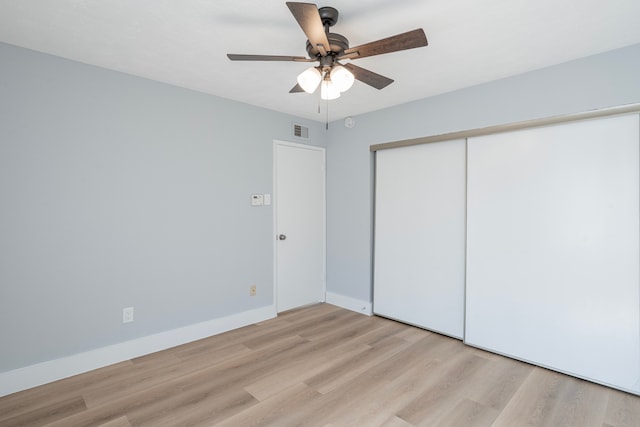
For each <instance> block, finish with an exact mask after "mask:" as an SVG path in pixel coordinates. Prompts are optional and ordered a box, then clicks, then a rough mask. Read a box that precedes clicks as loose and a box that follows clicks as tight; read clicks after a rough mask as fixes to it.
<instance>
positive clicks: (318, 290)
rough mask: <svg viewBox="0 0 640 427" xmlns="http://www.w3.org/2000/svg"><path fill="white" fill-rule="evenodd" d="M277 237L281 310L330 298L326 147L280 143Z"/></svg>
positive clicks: (276, 150) (277, 154)
mask: <svg viewBox="0 0 640 427" xmlns="http://www.w3.org/2000/svg"><path fill="white" fill-rule="evenodd" d="M274 159H275V166H274V170H275V183H274V189H275V205H274V206H275V231H276V233H275V236H274V237H275V239H276V249H275V254H276V262H275V264H276V265H275V284H276V307H277V311H278V312H282V311H285V310H290V309H292V308H296V307H301V306H303V305H307V304H312V303H316V302H320V301H324V296H325V166H324V165H325V151H324V149H323V148H319V147H312V146H306V145H301V144H291V143H283V142H276V143H275V144H274Z"/></svg>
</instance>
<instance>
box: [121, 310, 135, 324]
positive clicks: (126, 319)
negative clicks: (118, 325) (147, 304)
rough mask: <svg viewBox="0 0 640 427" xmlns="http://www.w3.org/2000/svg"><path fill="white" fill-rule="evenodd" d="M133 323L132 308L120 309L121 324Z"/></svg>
mask: <svg viewBox="0 0 640 427" xmlns="http://www.w3.org/2000/svg"><path fill="white" fill-rule="evenodd" d="M131 322H133V307H125V308H123V309H122V323H131Z"/></svg>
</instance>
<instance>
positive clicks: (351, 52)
mask: <svg viewBox="0 0 640 427" xmlns="http://www.w3.org/2000/svg"><path fill="white" fill-rule="evenodd" d="M426 45H427V36H426V35H425V34H424V30H423V29H422V28H418V29H417V30H413V31H408V32H406V33H402V34H398V35H395V36H391V37H387V38H386V39H381V40H377V41H375V42H371V43H366V44H363V45H360V46H356V47H350V48H349V49H346V50H345V51H344V53H343V54H342V55H341V56H340V58H345V57H346V58H349V59H359V58H365V57H367V56H373V55H382V54H383V53H391V52H397V51H399V50H406V49H413V48H415V47H422V46H426Z"/></svg>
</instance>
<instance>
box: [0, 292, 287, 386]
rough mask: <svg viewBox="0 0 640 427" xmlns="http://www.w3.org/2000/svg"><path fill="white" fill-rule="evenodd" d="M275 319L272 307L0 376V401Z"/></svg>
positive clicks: (75, 355) (233, 315) (197, 324)
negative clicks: (12, 394)
mask: <svg viewBox="0 0 640 427" xmlns="http://www.w3.org/2000/svg"><path fill="white" fill-rule="evenodd" d="M274 317H276V309H275V305H270V306H267V307H261V308H257V309H254V310H249V311H244V312H241V313H237V314H232V315H230V316H226V317H222V318H219V319H213V320H209V321H206V322H202V323H196V324H194V325H190V326H185V327H183V328H177V329H172V330H170V331H166V332H160V333H158V334H154V335H148V336H146V337H142V338H138V339H135V340H131V341H125V342H122V343H118V344H114V345H110V346H107V347H101V348H97V349H95V350H90V351H87V352H84V353H78V354H74V355H72V356H67V357H63V358H60V359H55V360H50V361H47V362H44V363H39V364H37V365H32V366H26V367H24V368H19V369H15V370H13V371H8V372H3V373H0V397H1V396H6V395H8V394H11V393H15V392H18V391H21V390H26V389H28V388H31V387H36V386H39V385H42V384H46V383H49V382H53V381H57V380H60V379H63V378H67V377H71V376H73V375H77V374H81V373H84V372H88V371H91V370H94V369H98V368H102V367H105V366H109V365H113V364H114V363H119V362H123V361H125V360H129V359H132V358H134V357H140V356H144V355H146V354H150V353H154V352H156V351H160V350H165V349H167V348H171V347H175V346H178V345H181V344H186V343H189V342H192V341H196V340H199V339H202V338H206V337H210V336H212V335H216V334H220V333H223V332H226V331H230V330H232V329H237V328H241V327H243V326H247V325H251V324H254V323H257V322H262V321H264V320H267V319H272V318H274Z"/></svg>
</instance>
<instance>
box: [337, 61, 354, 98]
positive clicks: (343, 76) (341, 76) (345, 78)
mask: <svg viewBox="0 0 640 427" xmlns="http://www.w3.org/2000/svg"><path fill="white" fill-rule="evenodd" d="M355 79H356V78H355V77H354V76H353V74H352V73H351V72H350V71H349V70H347V69H346V68H344V67H343V66H342V65H334V67H333V68H332V69H331V81H332V82H333V84H334V85H336V86H337V87H338V90H339V91H340V92H346V91H348V90H349V89H351V86H353V82H354V81H355Z"/></svg>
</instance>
